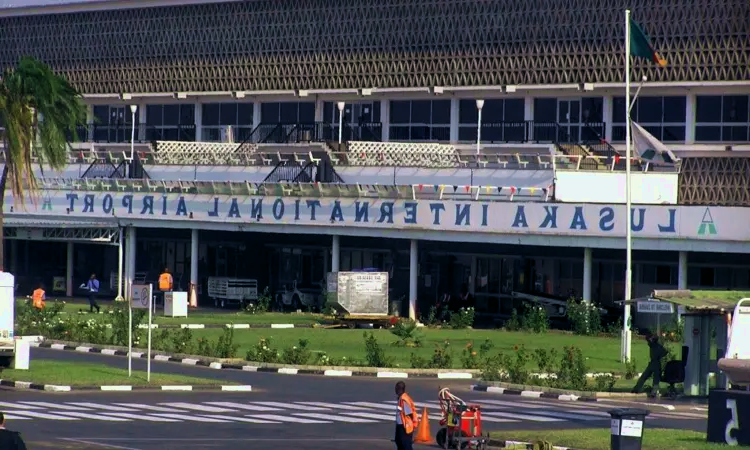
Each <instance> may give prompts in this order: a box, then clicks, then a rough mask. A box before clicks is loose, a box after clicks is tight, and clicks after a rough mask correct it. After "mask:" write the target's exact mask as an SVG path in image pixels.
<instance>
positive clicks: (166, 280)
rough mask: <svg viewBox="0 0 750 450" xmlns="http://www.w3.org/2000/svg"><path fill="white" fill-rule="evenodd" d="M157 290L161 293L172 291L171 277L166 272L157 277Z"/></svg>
mask: <svg viewBox="0 0 750 450" xmlns="http://www.w3.org/2000/svg"><path fill="white" fill-rule="evenodd" d="M159 289H160V290H162V291H171V290H172V275H170V274H168V273H166V272H164V273H163V274H161V275H159Z"/></svg>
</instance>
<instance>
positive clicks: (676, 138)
mask: <svg viewBox="0 0 750 450" xmlns="http://www.w3.org/2000/svg"><path fill="white" fill-rule="evenodd" d="M685 106H686V100H685V97H682V96H671V97H644V96H640V97H638V99H637V100H636V101H635V105H634V106H633V109H632V110H631V114H630V118H631V119H632V120H633V121H634V122H636V123H638V125H640V126H642V127H643V128H645V129H646V130H647V131H648V132H649V133H651V134H653V135H654V137H655V138H657V139H659V140H660V141H663V142H685ZM612 140H613V141H618V142H619V141H624V140H625V97H615V98H614V99H613V100H612Z"/></svg>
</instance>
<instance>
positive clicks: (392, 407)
mask: <svg viewBox="0 0 750 450" xmlns="http://www.w3.org/2000/svg"><path fill="white" fill-rule="evenodd" d="M347 403H348V404H349V405H354V406H359V407H360V408H359V409H366V408H377V409H387V410H388V411H393V413H394V417H395V414H396V404H395V403H394V404H393V405H384V404H382V403H373V402H347Z"/></svg>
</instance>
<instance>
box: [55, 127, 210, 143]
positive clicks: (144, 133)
mask: <svg viewBox="0 0 750 450" xmlns="http://www.w3.org/2000/svg"><path fill="white" fill-rule="evenodd" d="M76 134H77V136H75V138H76V139H75V141H76V142H95V143H108V144H120V143H123V144H124V143H129V142H130V138H131V136H132V134H133V127H132V125H130V124H122V125H99V124H88V125H80V126H78V127H77V128H76ZM68 139H69V140H70V141H73V140H74V139H73V136H72V135H70V136H68ZM153 141H195V125H164V126H154V125H146V124H136V125H135V142H153Z"/></svg>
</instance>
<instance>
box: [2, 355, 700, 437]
mask: <svg viewBox="0 0 750 450" xmlns="http://www.w3.org/2000/svg"><path fill="white" fill-rule="evenodd" d="M35 358H43V359H64V360H68V361H87V362H98V363H103V364H108V365H112V366H115V367H122V368H126V367H127V359H126V358H123V357H112V356H106V355H97V354H84V353H74V352H63V351H58V350H47V349H36V348H35V349H33V351H32V364H33V359H35ZM133 366H134V368H135V369H137V370H144V369H145V361H142V360H133ZM152 370H153V371H154V372H162V373H180V374H185V375H194V376H202V377H211V378H216V379H217V380H224V381H234V382H239V383H243V384H251V385H252V386H253V392H249V393H231V392H173V393H164V392H160V391H158V392H157V391H155V392H144V391H134V392H89V391H84V392H80V393H76V392H75V391H74V392H70V393H45V392H32V391H13V390H0V410H3V411H4V412H5V413H6V414H7V415H8V416H9V418H8V428H10V429H14V430H18V431H21V432H22V433H23V435H24V437H25V439H26V441H27V443H28V444H29V449H61V450H62V449H75V450H81V449H92V450H102V449H125V450H157V449H159V450H169V449H180V450H183V449H193V448H195V449H211V450H224V449H237V448H274V449H305V450H307V449H309V450H317V449H321V450H322V449H334V450H339V449H340V450H344V449H351V448H361V449H373V450H380V449H393V448H395V446H394V444H393V443H392V442H391V438H392V436H393V420H394V418H395V417H394V416H395V404H394V402H395V398H394V393H393V385H394V383H395V380H388V379H376V378H335V377H323V376H302V375H279V374H268V373H253V372H239V371H223V370H222V371H220V370H214V369H208V368H201V367H192V366H183V365H180V364H175V363H161V362H155V361H152ZM406 383H407V389H408V390H409V392H410V394H411V395H412V397H413V398H414V400H415V401H416V402H417V403H418V405H417V406H418V407H419V409H420V412H421V410H422V408H423V407H424V406H427V407H429V411H430V425H431V432H432V433H431V434H432V435H433V436H434V434H435V433H436V432H437V430H438V420H437V416H438V415H439V410H438V409H437V405H436V403H437V392H438V389H439V388H440V387H450V388H451V391H452V392H453V393H454V394H456V395H457V396H459V397H461V398H463V399H464V400H465V401H467V402H469V403H479V404H481V405H482V411H483V415H484V419H485V420H484V422H483V425H484V428H485V430H486V431H492V430H513V429H552V428H565V429H570V428H580V427H586V428H591V427H597V428H599V427H601V428H608V427H609V425H610V423H609V422H610V421H609V417H608V415H607V411H608V410H609V409H612V408H613V407H619V406H635V405H632V404H627V403H618V402H607V403H604V402H597V403H588V402H565V401H555V400H548V399H532V398H524V397H518V396H508V395H495V394H487V393H482V392H474V391H471V390H470V386H471V384H472V383H471V382H470V381H463V380H460V381H454V380H420V379H414V380H406ZM637 406H643V405H637ZM646 409H650V410H651V411H652V415H651V416H650V418H649V419H648V420H647V427H656V426H658V427H664V428H689V429H695V430H705V423H706V419H705V412H704V411H698V410H682V409H681V410H679V411H669V410H668V409H666V408H664V407H662V406H647V408H646ZM415 448H420V447H415ZM422 448H428V447H422Z"/></svg>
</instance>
